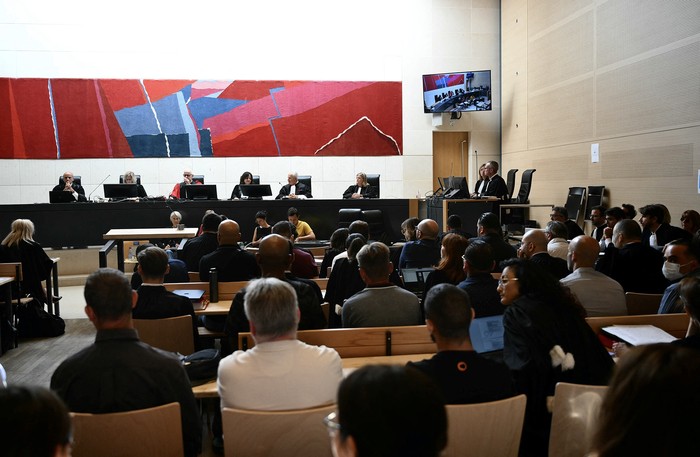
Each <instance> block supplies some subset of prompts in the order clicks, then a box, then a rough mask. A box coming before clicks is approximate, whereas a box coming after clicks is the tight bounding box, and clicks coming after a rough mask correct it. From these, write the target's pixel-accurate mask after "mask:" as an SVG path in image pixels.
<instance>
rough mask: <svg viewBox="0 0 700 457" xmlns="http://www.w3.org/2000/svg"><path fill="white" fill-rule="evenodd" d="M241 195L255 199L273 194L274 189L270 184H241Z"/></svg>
mask: <svg viewBox="0 0 700 457" xmlns="http://www.w3.org/2000/svg"><path fill="white" fill-rule="evenodd" d="M239 188H240V189H241V195H242V196H244V197H246V198H248V199H251V200H254V199H258V200H259V199H261V198H263V197H269V196H270V195H272V189H271V188H270V185H269V184H240V186H239Z"/></svg>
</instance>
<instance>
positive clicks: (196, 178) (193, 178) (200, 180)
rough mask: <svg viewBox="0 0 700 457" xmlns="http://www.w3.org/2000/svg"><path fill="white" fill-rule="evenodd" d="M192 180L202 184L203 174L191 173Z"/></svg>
mask: <svg viewBox="0 0 700 457" xmlns="http://www.w3.org/2000/svg"><path fill="white" fill-rule="evenodd" d="M192 181H193V182H197V181H199V182H201V183H202V184H204V175H193V176H192Z"/></svg>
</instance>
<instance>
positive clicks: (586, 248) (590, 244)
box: [569, 235, 600, 268]
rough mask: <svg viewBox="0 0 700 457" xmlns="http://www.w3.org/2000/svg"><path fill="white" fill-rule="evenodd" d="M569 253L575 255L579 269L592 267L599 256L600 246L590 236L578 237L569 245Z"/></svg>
mask: <svg viewBox="0 0 700 457" xmlns="http://www.w3.org/2000/svg"><path fill="white" fill-rule="evenodd" d="M569 252H573V253H574V254H575V255H576V264H577V265H578V266H579V267H591V268H592V267H593V266H595V263H596V261H597V260H598V257H599V255H600V245H599V244H598V242H597V241H596V240H595V238H592V237H590V236H586V235H579V236H577V237H576V238H574V239H573V240H571V243H570V244H569Z"/></svg>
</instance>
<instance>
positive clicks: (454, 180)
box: [442, 176, 469, 199]
mask: <svg viewBox="0 0 700 457" xmlns="http://www.w3.org/2000/svg"><path fill="white" fill-rule="evenodd" d="M442 188H443V192H444V193H443V197H444V198H447V199H457V198H469V186H468V185H467V178H466V177H465V176H450V177H449V178H442Z"/></svg>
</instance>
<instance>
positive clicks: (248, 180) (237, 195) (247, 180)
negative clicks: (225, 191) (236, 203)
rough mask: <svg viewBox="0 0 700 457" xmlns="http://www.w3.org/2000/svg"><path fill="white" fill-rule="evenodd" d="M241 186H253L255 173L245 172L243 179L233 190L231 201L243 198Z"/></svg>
mask: <svg viewBox="0 0 700 457" xmlns="http://www.w3.org/2000/svg"><path fill="white" fill-rule="evenodd" d="M241 184H253V173H251V172H249V171H244V172H243V174H242V175H241V179H240V181H239V182H238V184H236V185H235V186H234V188H233V192H231V200H239V199H241V198H242V197H243V196H242V194H241Z"/></svg>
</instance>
